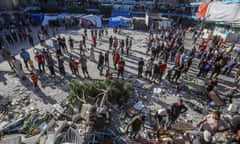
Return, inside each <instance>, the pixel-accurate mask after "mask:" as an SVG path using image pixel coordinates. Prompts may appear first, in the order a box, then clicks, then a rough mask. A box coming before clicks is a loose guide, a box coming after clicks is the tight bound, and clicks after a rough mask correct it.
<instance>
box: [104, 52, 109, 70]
mask: <svg viewBox="0 0 240 144" xmlns="http://www.w3.org/2000/svg"><path fill="white" fill-rule="evenodd" d="M104 62H105V66H107V67H108V68H109V51H106V53H105V55H104Z"/></svg>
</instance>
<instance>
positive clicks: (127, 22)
mask: <svg viewBox="0 0 240 144" xmlns="http://www.w3.org/2000/svg"><path fill="white" fill-rule="evenodd" d="M131 21H132V20H131V18H127V17H123V16H116V17H111V18H110V20H109V24H108V26H109V27H114V26H120V27H121V26H123V27H124V26H131Z"/></svg>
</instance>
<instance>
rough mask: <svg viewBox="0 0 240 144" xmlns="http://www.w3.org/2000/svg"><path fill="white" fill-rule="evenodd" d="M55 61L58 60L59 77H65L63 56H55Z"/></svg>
mask: <svg viewBox="0 0 240 144" xmlns="http://www.w3.org/2000/svg"><path fill="white" fill-rule="evenodd" d="M57 60H58V69H59V72H60V74H61V75H63V76H64V75H65V74H66V72H65V68H64V60H63V56H57Z"/></svg>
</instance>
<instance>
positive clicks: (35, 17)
mask: <svg viewBox="0 0 240 144" xmlns="http://www.w3.org/2000/svg"><path fill="white" fill-rule="evenodd" d="M31 18H32V21H33V22H36V23H38V24H41V23H42V21H43V19H44V14H32V15H31Z"/></svg>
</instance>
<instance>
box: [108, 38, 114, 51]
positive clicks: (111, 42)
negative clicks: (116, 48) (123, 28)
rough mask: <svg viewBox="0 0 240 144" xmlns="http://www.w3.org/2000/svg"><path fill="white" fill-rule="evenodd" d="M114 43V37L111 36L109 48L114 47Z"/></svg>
mask: <svg viewBox="0 0 240 144" xmlns="http://www.w3.org/2000/svg"><path fill="white" fill-rule="evenodd" d="M112 44H113V37H112V36H110V38H109V49H112Z"/></svg>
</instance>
